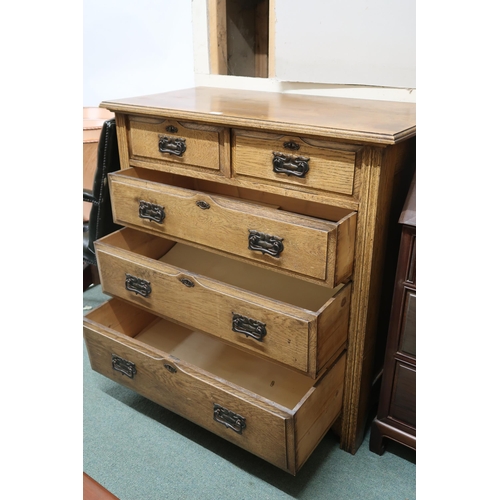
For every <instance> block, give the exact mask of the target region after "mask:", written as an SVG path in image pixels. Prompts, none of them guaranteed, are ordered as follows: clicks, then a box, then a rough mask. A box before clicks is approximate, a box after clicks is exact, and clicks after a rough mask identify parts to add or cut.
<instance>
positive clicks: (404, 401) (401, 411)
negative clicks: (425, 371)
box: [389, 361, 417, 429]
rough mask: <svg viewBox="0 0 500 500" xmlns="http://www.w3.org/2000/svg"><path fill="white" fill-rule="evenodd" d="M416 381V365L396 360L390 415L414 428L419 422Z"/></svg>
mask: <svg viewBox="0 0 500 500" xmlns="http://www.w3.org/2000/svg"><path fill="white" fill-rule="evenodd" d="M416 383H417V371H416V369H415V367H414V366H410V365H407V364H405V363H402V362H400V361H396V367H395V372H394V385H393V389H392V397H391V405H390V409H389V415H390V417H391V418H393V419H395V420H397V421H399V422H402V423H403V424H406V425H408V426H410V427H412V428H413V429H415V428H416V422H417V414H416Z"/></svg>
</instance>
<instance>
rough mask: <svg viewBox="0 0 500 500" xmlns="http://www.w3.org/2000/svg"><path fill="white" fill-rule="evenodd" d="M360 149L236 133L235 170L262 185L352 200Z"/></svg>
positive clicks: (298, 139) (344, 145)
mask: <svg viewBox="0 0 500 500" xmlns="http://www.w3.org/2000/svg"><path fill="white" fill-rule="evenodd" d="M360 149H361V148H360V147H359V146H350V145H346V144H339V143H334V142H331V141H325V140H320V139H312V138H305V137H295V136H286V135H277V134H268V133H264V132H253V131H246V130H233V150H232V170H233V175H235V176H236V177H239V176H244V177H250V178H252V179H253V180H258V182H264V183H272V184H283V185H285V187H288V188H289V187H292V186H295V187H296V188H297V189H301V190H306V191H307V190H309V191H312V192H315V191H317V192H325V191H327V192H331V193H340V194H345V195H350V196H351V195H353V193H354V187H355V183H354V178H355V175H354V174H355V168H356V164H357V163H358V162H359V161H360V159H359V158H358V155H357V152H358V151H359V150H360Z"/></svg>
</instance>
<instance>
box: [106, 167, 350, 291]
mask: <svg viewBox="0 0 500 500" xmlns="http://www.w3.org/2000/svg"><path fill="white" fill-rule="evenodd" d="M109 179H110V190H111V199H112V209H113V216H114V220H115V222H116V223H117V224H121V225H124V226H129V227H133V228H136V229H140V230H141V231H148V232H152V233H155V234H158V235H162V236H165V237H168V238H172V239H174V240H176V241H180V242H186V243H190V244H193V245H197V246H200V247H202V248H207V249H209V250H211V251H213V252H217V253H221V254H224V255H227V256H230V257H232V258H235V259H238V260H242V261H245V262H251V263H253V264H254V265H256V266H261V267H266V268H272V269H274V270H276V271H278V272H282V273H285V274H289V275H293V276H296V277H299V278H301V279H304V280H308V281H311V282H314V283H318V284H321V285H326V286H329V287H334V286H335V285H337V284H338V283H341V282H342V281H344V280H346V279H348V278H349V277H350V275H351V274H352V270H353V256H354V239H355V233H356V212H351V211H348V210H341V209H337V212H338V215H339V216H340V217H341V218H340V219H338V220H324V219H319V218H315V217H308V216H305V215H299V214H296V213H291V212H288V211H285V210H280V209H279V207H276V206H268V205H263V204H259V203H255V202H251V201H248V200H245V199H243V198H233V197H229V196H224V195H220V194H218V193H217V190H223V189H224V186H221V185H218V184H216V183H211V185H210V188H211V189H213V191H212V192H211V191H206V190H205V191H199V190H196V189H189V188H186V187H185V186H189V185H190V184H192V183H193V182H195V181H194V180H192V179H189V178H182V177H178V176H173V175H169V174H165V173H163V172H155V171H150V170H144V169H137V168H132V169H127V170H122V171H119V172H114V173H112V174H110V175H109Z"/></svg>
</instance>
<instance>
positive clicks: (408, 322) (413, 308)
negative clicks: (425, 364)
mask: <svg viewBox="0 0 500 500" xmlns="http://www.w3.org/2000/svg"><path fill="white" fill-rule="evenodd" d="M416 314H417V294H416V293H415V292H413V291H412V290H406V293H405V307H404V317H403V324H402V328H401V347H400V351H401V352H403V353H405V354H409V355H411V356H415V357H416V356H417V322H416Z"/></svg>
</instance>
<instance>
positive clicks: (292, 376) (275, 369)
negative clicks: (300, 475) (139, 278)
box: [84, 299, 345, 474]
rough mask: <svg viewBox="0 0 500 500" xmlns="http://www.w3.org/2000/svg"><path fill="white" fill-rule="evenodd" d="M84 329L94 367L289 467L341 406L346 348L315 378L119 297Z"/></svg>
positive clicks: (316, 440) (314, 442)
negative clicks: (328, 367) (169, 319)
mask: <svg viewBox="0 0 500 500" xmlns="http://www.w3.org/2000/svg"><path fill="white" fill-rule="evenodd" d="M84 337H85V341H86V344H87V350H88V352H89V358H90V362H91V366H92V368H93V369H94V370H95V371H97V372H99V373H101V374H103V375H105V376H107V377H108V378H111V379H112V380H115V381H116V382H118V383H120V384H122V385H125V386H127V387H129V388H131V389H133V390H135V391H136V392H138V393H139V394H142V395H143V396H145V397H147V398H149V399H151V400H153V401H155V402H156V403H158V404H160V405H162V406H164V407H166V408H167V409H170V410H172V411H174V412H175V413H177V414H179V415H181V416H184V417H186V418H188V419H189V420H191V421H193V422H195V423H197V424H199V425H201V426H202V427H205V428H206V429H208V430H210V431H212V432H214V433H215V434H218V435H220V436H221V437H223V438H225V439H227V440H229V441H231V442H233V443H234V444H237V445H238V446H241V447H242V448H244V449H247V450H248V451H250V452H252V453H254V454H256V455H257V456H260V457H261V458H263V459H265V460H267V461H269V462H270V463H273V464H274V465H276V466H278V467H280V468H282V469H284V470H286V471H288V472H290V473H292V474H296V472H297V471H298V470H299V469H300V467H301V466H302V465H303V463H304V462H305V461H306V460H307V458H308V457H309V455H310V454H311V453H312V451H313V450H314V448H315V447H316V446H317V444H318V443H319V441H320V440H321V438H322V437H323V435H324V434H325V433H326V432H327V431H328V429H329V428H330V427H331V425H332V424H333V422H334V421H335V419H336V418H337V417H338V415H339V414H340V410H341V404H342V388H343V379H344V366H345V355H344V354H342V355H341V357H340V358H339V359H338V360H337V362H336V363H335V364H334V365H333V366H332V368H331V369H330V370H328V371H327V372H326V373H325V374H324V375H323V376H322V378H321V379H320V380H318V381H316V382H314V380H311V379H310V378H309V377H306V376H304V375H301V374H298V373H296V372H294V371H293V370H290V369H288V368H286V367H283V366H281V365H277V364H275V363H273V362H270V361H266V360H262V359H261V358H259V357H256V356H253V355H251V354H249V353H247V352H244V351H241V350H239V349H237V348H235V347H232V346H229V345H227V344H225V343H223V342H220V341H219V340H217V339H215V338H213V337H212V336H210V335H206V334H203V333H201V332H196V331H195V332H193V331H190V330H188V329H186V328H184V327H181V326H180V325H177V324H174V323H171V322H169V321H167V320H164V319H160V318H157V317H156V316H154V315H152V314H151V313H149V312H146V311H143V310H140V309H137V308H135V307H134V306H131V305H130V304H127V303H125V302H123V301H118V299H112V300H111V301H109V302H108V303H106V304H104V305H103V306H101V307H100V308H98V309H96V310H95V311H92V312H91V313H89V314H88V315H87V316H86V317H85V318H84ZM117 360H118V361H117ZM220 412H222V414H221V413H220ZM242 422H243V425H242Z"/></svg>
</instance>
